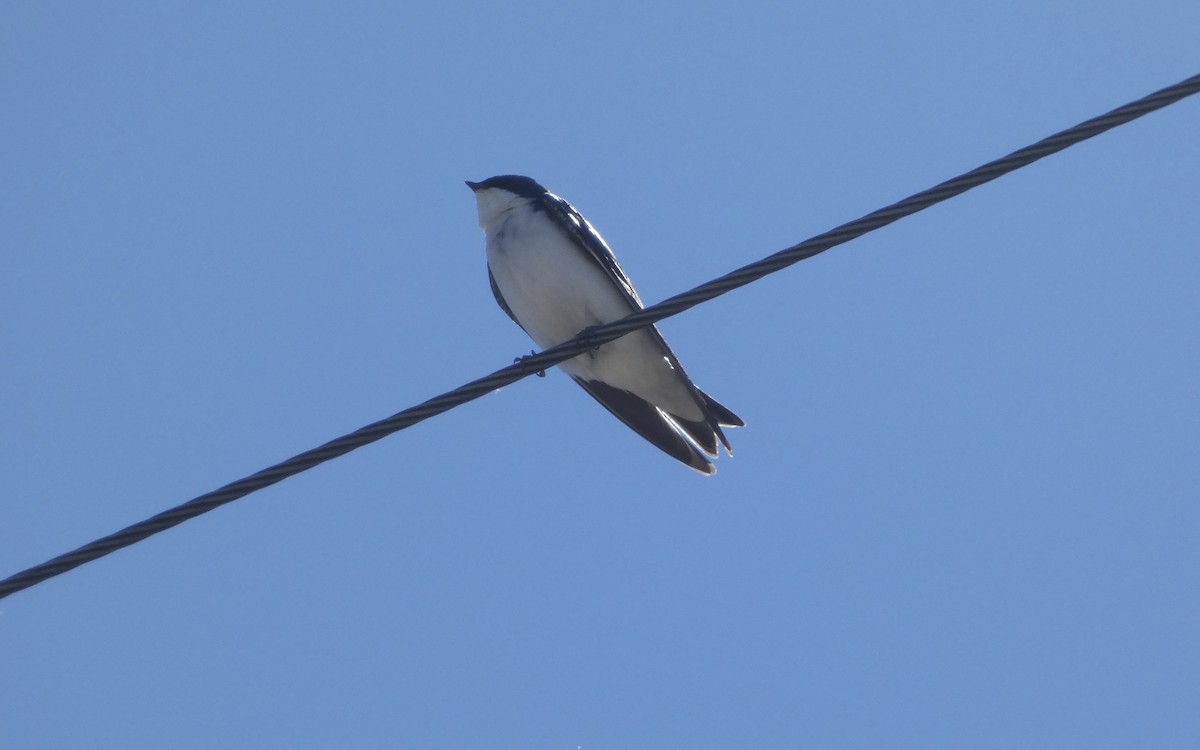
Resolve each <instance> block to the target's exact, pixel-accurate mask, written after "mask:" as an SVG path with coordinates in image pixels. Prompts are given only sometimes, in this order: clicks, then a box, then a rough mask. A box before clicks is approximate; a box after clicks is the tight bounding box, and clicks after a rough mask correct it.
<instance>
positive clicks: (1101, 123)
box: [0, 75, 1200, 599]
mask: <svg viewBox="0 0 1200 750" xmlns="http://www.w3.org/2000/svg"><path fill="white" fill-rule="evenodd" d="M1197 92H1200V75H1197V76H1193V77H1191V78H1188V79H1187V80H1185V81H1182V82H1180V83H1177V84H1175V85H1174V86H1168V87H1167V88H1165V89H1162V90H1161V91H1157V92H1155V93H1153V94H1151V95H1149V96H1147V97H1145V98H1143V99H1139V100H1137V101H1135V102H1131V103H1129V104H1126V105H1125V106H1123V107H1119V108H1117V109H1114V110H1113V111H1111V112H1109V113H1108V114H1105V115H1101V116H1100V117H1096V118H1093V119H1091V120H1088V121H1086V122H1083V123H1080V124H1079V125H1076V126H1075V127H1073V128H1068V129H1067V130H1064V131H1062V132H1060V133H1056V134H1054V135H1052V136H1050V137H1049V138H1045V139H1043V140H1041V141H1038V142H1037V143H1035V144H1033V145H1032V146H1027V147H1025V148H1023V149H1021V150H1019V151H1014V152H1013V153H1011V154H1009V155H1008V156H1005V157H1003V158H1001V159H997V160H996V161H993V162H989V163H988V164H984V165H983V166H982V167H978V168H976V169H973V170H971V171H970V172H967V173H966V174H963V175H961V176H959V177H955V178H954V179H952V180H947V181H946V182H943V183H941V184H940V185H936V186H935V187H932V188H930V189H929V190H926V191H924V192H920V193H917V194H916V195H912V196H910V197H908V198H905V199H904V200H902V201H899V202H898V203H893V204H892V205H890V206H887V207H886V208H881V209H879V210H878V211H875V212H873V213H870V214H867V215H866V216H864V217H862V218H861V219H857V220H855V221H851V222H849V223H846V224H842V225H841V226H839V227H837V228H835V229H832V230H830V231H828V232H825V233H824V234H819V235H817V236H816V237H813V238H811V239H808V240H805V241H804V242H801V243H800V244H798V245H793V246H792V247H789V248H787V249H786V250H781V251H780V252H777V253H775V254H774V255H769V256H767V257H766V258H763V259H762V260H760V261H757V262H755V263H751V264H749V265H747V266H742V267H741V268H739V269H737V270H736V271H733V272H732V273H728V274H726V275H724V276H722V277H720V278H718V279H714V280H712V281H710V282H708V283H706V284H701V285H700V286H698V287H696V288H695V289H692V290H691V291H688V292H684V293H683V294H677V295H675V296H674V297H671V298H669V299H666V300H664V301H662V302H659V303H658V304H656V305H651V306H650V307H647V308H645V309H642V310H639V311H638V312H635V313H633V314H632V315H629V316H626V317H624V318H622V319H621V320H618V321H615V322H612V323H608V324H605V325H602V326H598V327H596V328H594V329H591V330H590V331H588V332H587V334H586V335H581V336H580V337H576V338H575V339H572V340H571V341H568V342H565V343H563V344H559V345H558V346H555V347H551V348H550V349H547V350H545V351H543V352H541V353H539V354H535V355H532V356H529V357H525V358H524V359H522V360H520V361H519V362H518V363H516V364H513V365H510V366H508V367H505V368H503V369H501V370H497V371H495V372H493V373H492V374H491V375H487V376H485V377H482V378H480V379H478V380H473V381H471V382H470V383H467V384H466V385H464V386H461V387H459V388H455V389H454V390H452V391H450V392H448V393H443V394H442V395H440V396H437V397H436V398H432V399H430V400H428V401H426V402H424V403H422V404H418V405H417V406H414V407H412V408H410V409H405V410H404V411H402V412H398V413H396V414H394V415H392V416H390V417H388V418H387V419H383V420H380V421H378V422H375V423H373V424H369V425H367V426H366V427H363V428H362V429H359V430H356V431H354V432H352V433H350V434H348V435H344V436H342V437H340V438H337V439H336V440H331V441H330V442H328V443H325V444H324V445H322V446H320V447H318V448H314V449H312V450H309V451H305V452H304V453H301V454H299V455H297V456H293V457H292V458H289V459H287V460H286V461H283V462H281V463H278V464H275V465H274V466H271V467H268V468H266V469H263V470H262V471H260V472H258V473H256V474H252V475H250V476H248V477H246V478H244V479H239V480H237V481H236V482H232V483H230V484H227V485H225V486H224V487H221V488H220V489H218V490H214V491H213V492H208V493H206V494H203V495H200V496H199V497H197V498H194V499H192V500H189V501H187V502H186V503H183V504H182V505H177V506H176V507H174V508H171V509H169V510H165V511H163V512H162V513H159V514H158V515H156V516H153V517H151V518H148V519H146V520H144V521H140V522H138V523H135V524H133V525H132V526H128V527H126V528H124V529H121V530H120V531H118V532H116V533H115V534H110V535H109V536H106V537H104V538H102V539H97V540H96V541H94V542H91V543H89V544H85V545H84V546H82V547H80V548H79V549H77V550H74V551H73V552H68V553H66V554H63V555H59V556H58V557H55V558H53V559H51V560H48V561H46V562H44V563H42V564H41V565H35V566H34V567H32V568H29V569H28V570H23V571H21V572H20V573H17V574H15V575H13V576H10V577H8V578H6V579H4V580H3V581H0V599H3V598H4V597H6V596H8V595H9V594H13V593H16V592H17V591H21V590H22V589H26V588H29V587H30V586H33V585H35V584H38V583H40V582H42V581H44V580H46V579H48V578H53V577H54V576H57V575H61V574H62V573H65V572H67V571H68V570H71V569H72V568H76V567H78V566H80V565H83V564H84V563H87V562H91V561H92V560H96V559H98V558H101V557H103V556H105V555H107V554H108V553H110V552H114V551H116V550H118V549H121V548H122V547H128V546H129V545H131V544H133V543H135V542H139V541H141V540H143V539H146V538H147V537H150V536H153V535H154V534H157V533H159V532H160V531H165V530H167V529H169V528H171V527H172V526H175V525H176V524H180V523H183V522H184V521H187V520H188V519H191V518H195V517H196V516H199V515H202V514H204V513H207V512H208V511H210V510H213V509H214V508H217V507H219V506H222V505H224V504H225V503H229V502H232V501H234V500H237V499H238V498H241V497H245V496H246V495H249V494H250V493H251V492H255V491H257V490H261V489H263V488H264V487H270V486H271V485H273V484H275V483H276V482H279V481H281V480H283V479H286V478H288V477H290V476H293V475H295V474H299V473H300V472H302V471H306V470H308V469H311V468H312V467H314V466H316V465H317V464H321V463H324V462H326V461H328V460H330V459H333V458H337V457H338V456H341V455H342V454H344V453H349V452H350V451H352V450H354V449H356V448H361V447H362V446H364V445H367V444H369V443H373V442H375V441H376V440H379V439H381V438H384V437H386V436H388V435H390V434H392V433H393V432H398V431H400V430H403V429H404V428H406V427H411V426H412V425H414V424H417V423H418V422H422V421H424V420H426V419H429V418H430V417H433V416H436V415H438V414H441V413H442V412H444V411H448V410H450V409H453V408H454V407H456V406H459V405H461V404H465V403H467V402H468V401H473V400H475V399H477V398H479V397H480V396H482V395H484V394H486V393H490V392H491V391H494V390H496V389H497V388H500V387H502V386H505V385H508V384H510V383H515V382H516V381H518V380H520V379H522V378H524V377H527V376H529V375H532V374H534V373H537V372H540V371H543V370H546V369H548V368H550V367H553V366H554V365H556V364H558V363H560V362H563V361H565V360H568V359H570V358H571V357H574V356H575V355H577V354H581V353H583V352H585V351H588V350H589V349H592V348H594V347H596V346H599V345H601V344H604V343H607V342H609V341H612V340H613V339H617V338H620V337H621V336H624V335H625V334H627V333H630V332H631V331H635V330H637V329H638V328H643V327H645V326H648V325H650V324H652V323H656V322H658V321H660V320H662V319H664V318H668V317H670V316H672V315H677V314H679V313H681V312H683V311H684V310H687V309H690V308H692V307H694V306H696V305H698V304H700V303H701V302H707V301H708V300H710V299H713V298H714V297H719V296H720V295H722V294H725V293H726V292H729V291H732V290H734V289H737V288H738V287H741V286H745V285H746V284H749V283H750V282H752V281H755V280H757V279H760V278H762V277H763V276H766V275H768V274H772V273H775V272H776V271H779V270H782V269H784V268H787V267H788V266H790V265H792V264H793V263H798V262H800V261H802V260H805V259H807V258H811V257H812V256H814V255H817V254H818V253H822V252H824V251H826V250H828V249H829V248H831V247H835V246H837V245H840V244H842V243H844V242H849V241H850V240H852V239H855V238H857V237H861V236H862V235H864V234H866V233H867V232H872V231H874V230H876V229H879V228H880V227H884V226H887V225H888V224H891V223H892V222H894V221H896V220H897V219H902V218H904V217H905V216H909V215H910V214H914V213H916V212H918V211H921V210H923V209H926V208H929V207H930V206H932V205H934V204H937V203H941V202H942V201H944V200H946V199H948V198H953V197H954V196H956V195H958V194H959V193H963V192H966V191H967V190H970V189H971V188H975V187H978V186H980V185H982V184H984V183H986V182H990V181H992V180H994V179H996V178H997V177H999V176H1001V175H1004V174H1007V173H1009V172H1012V171H1014V170H1017V169H1020V168H1021V167H1024V166H1027V165H1029V164H1032V163H1033V162H1035V161H1037V160H1038V159H1041V158H1043V157H1045V156H1049V155H1050V154H1053V153H1056V152H1058V151H1061V150H1063V149H1065V148H1067V147H1068V146H1072V145H1074V144H1076V143H1079V142H1081V141H1085V140H1087V139H1088V138H1091V137H1093V136H1096V135H1099V134H1100V133H1103V132H1104V131H1106V130H1110V129H1112V128H1115V127H1117V126H1118V125H1123V124H1125V123H1126V122H1129V121H1130V120H1134V119H1137V118H1138V117H1141V116H1142V115H1145V114H1148V113H1150V112H1153V111H1155V110H1157V109H1161V108H1162V107H1165V106H1167V105H1168V104H1173V103H1175V102H1177V101H1179V100H1180V99H1183V98H1184V97H1187V96H1191V95H1192V94H1195V93H1197Z"/></svg>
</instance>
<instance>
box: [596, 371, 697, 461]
mask: <svg viewBox="0 0 1200 750" xmlns="http://www.w3.org/2000/svg"><path fill="white" fill-rule="evenodd" d="M572 380H574V381H575V382H576V383H578V384H579V386H580V387H581V388H583V390H585V391H587V392H588V393H589V394H590V395H591V397H592V398H594V399H596V400H597V401H599V402H600V405H601V406H603V407H604V408H605V409H608V410H609V412H611V413H612V415H613V416H614V417H616V418H617V419H619V420H621V421H622V422H624V423H625V424H626V425H627V426H628V427H629V428H630V429H631V430H633V431H634V432H636V433H637V434H639V435H641V436H642V437H644V438H645V439H646V440H648V441H650V443H651V444H653V445H654V446H655V447H657V448H658V449H659V450H661V451H663V452H664V453H666V454H667V455H669V456H671V457H672V458H674V459H675V460H677V461H680V462H682V463H684V464H686V465H687V466H690V467H691V468H693V469H695V470H696V471H698V472H700V473H701V474H715V473H716V471H717V467H715V466H713V465H712V463H711V462H709V460H708V459H706V458H705V457H704V454H703V453H701V452H700V450H699V449H698V448H697V447H696V446H695V445H693V444H692V443H690V442H689V441H688V440H686V439H685V438H684V437H683V436H682V435H681V434H680V433H679V431H678V430H676V429H675V427H674V426H673V424H672V423H671V422H670V421H669V420H668V418H667V417H665V416H664V415H663V413H662V412H661V411H659V409H658V408H657V407H655V406H654V404H651V403H650V402H649V401H646V400H645V399H642V398H638V397H637V396H635V395H634V394H632V393H630V392H629V391H626V390H622V389H620V388H614V387H613V386H611V385H608V384H607V383H603V382H601V381H599V380H585V379H583V378H577V377H574V376H572Z"/></svg>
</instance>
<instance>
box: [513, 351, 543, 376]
mask: <svg viewBox="0 0 1200 750" xmlns="http://www.w3.org/2000/svg"><path fill="white" fill-rule="evenodd" d="M535 354H537V352H535V351H534V350H532V349H530V350H529V354H527V355H526V356H524V357H514V358H513V364H514V365H515V364H518V363H524V362H525V361H526V360H528V359H529V358H530V357H532V356H533V355H535ZM534 375H537V376H538V377H539V378H544V377H546V371H545V370H537V371H536V372H534Z"/></svg>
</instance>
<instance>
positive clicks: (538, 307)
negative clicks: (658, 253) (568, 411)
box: [484, 205, 703, 420]
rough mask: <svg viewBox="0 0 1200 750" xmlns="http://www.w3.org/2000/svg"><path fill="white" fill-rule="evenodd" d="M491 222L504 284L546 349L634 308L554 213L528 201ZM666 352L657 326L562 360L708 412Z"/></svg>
mask: <svg viewBox="0 0 1200 750" xmlns="http://www.w3.org/2000/svg"><path fill="white" fill-rule="evenodd" d="M484 229H485V231H486V233H487V258H488V266H489V268H490V269H491V272H492V277H493V278H494V279H495V280H496V287H497V288H498V289H499V290H500V294H501V295H502V296H503V297H504V301H505V302H506V303H507V304H508V307H509V309H510V310H512V313H513V315H514V316H516V318H517V320H518V321H520V323H521V326H522V327H523V328H524V329H525V330H526V331H527V332H528V333H529V335H530V336H531V337H532V338H533V340H534V341H536V342H537V344H538V346H540V347H542V348H543V349H545V348H548V347H551V346H554V345H555V344H560V343H562V342H564V341H567V340H569V339H571V338H574V337H575V336H576V335H577V334H578V333H579V332H580V331H582V330H583V329H585V328H588V327H590V326H594V325H598V324H600V323H608V322H611V321H613V320H617V319H619V318H623V317H625V316H626V315H628V314H629V313H631V312H633V311H634V306H633V305H632V304H631V303H630V302H629V300H628V299H626V297H625V296H624V295H623V294H622V293H621V291H620V290H619V289H618V288H617V287H616V285H615V284H614V283H613V281H612V280H611V279H610V278H609V277H608V275H607V274H606V273H605V272H604V270H603V269H602V268H601V267H600V266H599V265H598V264H597V263H596V262H595V261H594V260H593V259H592V258H590V257H589V256H588V255H587V253H586V251H584V250H582V249H581V248H579V247H576V246H575V245H574V243H573V242H572V240H571V239H570V238H569V237H568V236H567V235H566V234H565V233H564V232H563V231H562V230H561V229H559V228H558V226H557V225H556V224H555V223H554V222H553V221H552V220H551V218H550V217H549V216H548V215H547V214H546V213H544V212H541V211H534V210H532V208H531V207H529V206H528V205H526V206H521V207H518V208H514V209H512V210H509V211H507V212H503V213H501V214H500V215H498V216H495V217H494V220H493V221H491V222H488V223H487V224H485V225H484ZM665 354H666V352H664V351H663V350H662V348H661V347H660V346H659V344H658V342H657V340H656V339H655V338H654V337H653V336H652V335H651V334H649V333H648V332H646V331H638V332H635V333H631V334H629V335H628V336H624V337H622V338H620V339H618V340H616V341H614V342H612V343H610V344H606V345H605V346H603V347H601V348H600V349H599V350H598V351H596V352H591V353H587V354H581V355H579V356H578V357H575V358H573V359H571V360H568V361H567V362H564V363H563V365H562V367H563V369H564V370H566V371H567V372H569V373H570V374H572V375H575V376H577V377H581V378H586V379H594V380H603V381H604V382H606V383H608V384H610V385H613V386H616V387H618V388H623V389H625V390H628V391H630V392H632V393H635V394H637V395H638V396H640V397H642V398H644V399H646V400H647V401H649V402H650V403H653V404H655V405H657V406H660V407H662V408H664V409H666V410H668V411H670V412H672V413H674V414H678V415H680V416H682V417H684V418H687V419H693V420H699V419H702V418H703V417H702V412H701V410H700V408H699V407H698V406H697V405H696V402H695V397H694V396H693V394H692V392H691V389H690V388H689V387H688V385H687V384H686V382H684V380H683V378H682V377H680V374H679V373H677V372H675V370H674V368H672V367H671V364H670V362H669V361H668V360H667V358H666V356H665Z"/></svg>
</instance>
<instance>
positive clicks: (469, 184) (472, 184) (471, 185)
mask: <svg viewBox="0 0 1200 750" xmlns="http://www.w3.org/2000/svg"><path fill="white" fill-rule="evenodd" d="M467 187H469V188H471V189H472V190H478V189H479V183H478V182H471V181H470V180H467Z"/></svg>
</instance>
